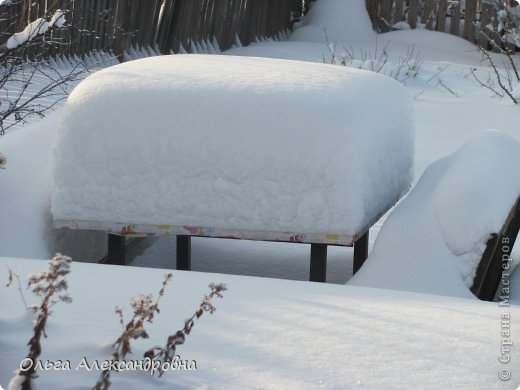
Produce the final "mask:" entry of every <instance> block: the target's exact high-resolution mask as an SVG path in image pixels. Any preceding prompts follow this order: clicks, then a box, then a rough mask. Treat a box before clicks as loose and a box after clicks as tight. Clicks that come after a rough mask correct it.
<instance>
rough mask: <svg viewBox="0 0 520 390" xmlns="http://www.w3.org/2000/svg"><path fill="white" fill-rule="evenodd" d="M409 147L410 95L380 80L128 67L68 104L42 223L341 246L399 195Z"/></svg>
mask: <svg viewBox="0 0 520 390" xmlns="http://www.w3.org/2000/svg"><path fill="white" fill-rule="evenodd" d="M389 101H391V102H392V105H391V106H389V105H388V102H389ZM367 107H374V110H373V111H371V112H369V111H368V110H367ZM385 107H388V108H385ZM413 134H414V131H413V125H412V103H411V99H410V98H409V96H408V93H407V92H406V90H405V89H404V88H403V87H402V86H401V85H400V84H399V83H397V82H395V81H393V80H390V79H388V78H386V77H383V76H381V75H378V74H374V73H369V72H364V71H359V70H351V69H347V68H344V67H337V66H330V65H324V64H312V63H307V62H296V61H284V60H272V59H260V58H246V57H230V56H225V57H224V56H204V55H183V56H163V57H156V58H148V59H144V60H138V61H133V62H129V63H125V64H122V65H118V66H114V67H112V68H109V69H106V70H103V71H100V72H98V73H96V74H94V75H92V76H90V77H88V79H86V80H85V81H84V82H82V83H81V84H80V85H79V86H78V87H77V88H76V89H75V90H74V91H73V92H72V94H71V95H70V97H69V100H68V102H67V104H66V106H65V108H64V115H63V119H62V122H61V125H60V127H59V129H58V132H57V136H56V139H57V142H56V148H55V149H56V150H55V152H56V153H55V170H54V181H55V186H54V191H53V198H52V212H53V215H54V218H55V220H56V221H57V224H58V225H60V224H61V223H63V224H62V225H61V226H64V225H66V224H67V223H68V222H67V221H69V222H70V221H76V222H77V221H91V222H92V221H96V222H124V223H128V224H160V225H161V226H162V225H167V224H170V225H176V226H199V227H207V228H233V229H252V230H260V231H275V232H284V231H288V230H289V231H300V232H304V233H319V232H322V233H329V232H333V233H344V234H346V235H348V234H350V235H353V234H354V233H357V232H359V231H360V230H362V229H363V228H364V227H365V226H366V225H367V224H368V223H369V222H371V221H372V222H373V219H375V218H376V217H377V216H378V214H379V213H380V212H381V211H382V210H384V209H385V208H387V207H389V206H390V205H391V204H392V202H395V201H396V200H397V199H398V198H399V196H400V195H401V194H402V193H403V192H404V191H406V190H407V189H408V187H409V185H410V180H411V168H412V162H413V143H414V139H413ZM60 221H61V222H60ZM63 221H65V222H63ZM80 225H81V224H80ZM68 226H69V227H70V226H78V225H70V224H69V225H68ZM90 226H92V225H90ZM156 226H157V225H156ZM84 227H85V225H83V228H84ZM79 228H81V226H79Z"/></svg>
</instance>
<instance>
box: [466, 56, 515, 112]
mask: <svg viewBox="0 0 520 390" xmlns="http://www.w3.org/2000/svg"><path fill="white" fill-rule="evenodd" d="M479 50H480V52H481V53H482V55H483V57H484V59H485V60H486V61H487V62H488V65H489V67H490V68H491V70H492V71H493V73H494V74H495V78H496V81H497V83H498V86H499V87H500V89H501V90H502V91H503V92H504V94H505V95H507V96H508V97H509V99H511V101H512V102H513V103H514V104H518V99H517V98H515V97H514V96H513V94H512V91H510V90H509V88H507V86H506V85H504V81H503V76H502V75H501V74H500V72H499V71H498V68H497V66H496V64H495V62H494V61H493V58H491V55H490V54H489V52H488V51H487V50H486V49H484V48H482V47H479ZM471 73H472V74H473V77H474V78H475V80H477V82H478V83H479V84H480V85H482V86H484V87H486V88H488V89H490V90H491V91H493V92H494V93H495V94H497V95H498V96H500V97H503V96H504V94H501V93H500V92H499V91H497V90H496V89H495V88H493V87H492V86H489V85H488V86H486V85H484V83H482V81H481V80H479V79H478V78H477V76H476V75H475V72H473V70H472V71H471Z"/></svg>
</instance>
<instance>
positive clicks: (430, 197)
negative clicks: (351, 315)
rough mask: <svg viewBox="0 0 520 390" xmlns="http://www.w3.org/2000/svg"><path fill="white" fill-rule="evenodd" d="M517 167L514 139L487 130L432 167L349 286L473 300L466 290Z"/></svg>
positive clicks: (505, 208) (518, 148)
mask: <svg viewBox="0 0 520 390" xmlns="http://www.w3.org/2000/svg"><path fill="white" fill-rule="evenodd" d="M518 167H520V144H519V143H518V141H517V140H515V139H514V138H512V137H510V136H508V135H506V134H504V133H501V132H498V131H491V130H490V131H484V132H481V133H479V134H477V135H476V136H474V137H473V138H472V139H471V140H470V141H468V142H467V143H466V144H465V145H463V146H462V147H461V148H460V149H459V150H457V151H456V152H455V153H453V154H452V155H450V156H447V157H445V158H443V159H441V160H438V161H436V162H434V163H433V164H432V165H430V167H428V169H426V171H425V172H424V174H423V176H422V177H421V178H420V180H419V182H418V183H417V185H416V186H415V187H414V188H413V190H412V191H411V193H410V194H409V195H408V196H407V198H406V199H405V200H404V201H403V202H402V203H401V204H400V205H398V206H397V208H396V209H395V210H394V211H393V212H392V214H391V215H390V216H389V217H388V219H387V220H386V222H385V224H384V225H383V228H382V229H381V231H380V233H379V235H378V237H377V240H376V243H375V246H374V249H373V251H372V253H371V254H370V256H369V258H368V259H367V261H366V262H365V264H364V265H363V267H362V268H361V270H360V271H359V272H358V273H357V274H356V275H354V276H353V278H352V279H351V280H349V282H348V283H349V284H352V285H358V286H372V287H375V286H377V287H378V288H388V289H396V290H407V291H415V292H425V293H431V294H438V295H452V296H459V297H472V296H473V295H472V294H471V293H470V291H469V289H468V288H469V287H471V285H472V283H473V279H474V277H475V272H476V269H477V266H478V262H479V261H480V259H481V257H482V254H483V252H484V249H485V246H486V242H487V240H488V238H489V236H490V234H491V233H497V232H498V231H500V229H501V227H502V225H503V223H504V221H505V220H506V218H507V215H508V213H509V211H510V210H511V208H512V206H513V204H514V203H515V202H516V200H517V198H518V196H519V195H520V170H519V169H518Z"/></svg>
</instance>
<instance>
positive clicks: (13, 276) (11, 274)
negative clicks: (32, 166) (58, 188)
mask: <svg viewBox="0 0 520 390" xmlns="http://www.w3.org/2000/svg"><path fill="white" fill-rule="evenodd" d="M0 157H1V156H0ZM7 270H8V272H9V279H8V280H7V284H6V286H7V287H11V285H12V284H13V281H14V280H15V279H16V281H17V282H18V291H19V292H20V296H21V297H22V302H23V305H24V306H25V308H26V309H27V310H29V306H27V301H26V300H25V297H24V295H23V291H22V282H20V275H18V274H17V273H16V272H14V271H13V270H12V269H11V268H9V267H7Z"/></svg>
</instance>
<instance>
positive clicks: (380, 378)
mask: <svg viewBox="0 0 520 390" xmlns="http://www.w3.org/2000/svg"><path fill="white" fill-rule="evenodd" d="M6 265H7V266H9V267H10V268H11V269H13V270H15V271H16V272H18V273H19V274H20V275H21V278H22V281H23V280H24V279H25V278H24V275H26V274H27V273H34V272H37V271H40V270H42V269H43V268H44V267H45V262H44V261H38V260H32V261H31V260H24V259H16V260H12V259H3V258H2V259H0V269H2V270H5V269H6V267H5V266H6ZM71 270H72V271H71V273H70V275H68V278H67V279H68V281H69V293H70V295H71V297H72V298H73V303H72V304H70V305H62V304H58V305H55V306H53V308H52V311H53V313H52V315H51V316H50V317H49V320H48V323H47V330H46V331H47V335H48V338H46V339H45V340H44V341H43V352H42V355H41V359H42V360H43V361H46V360H49V361H51V362H55V361H57V360H58V359H61V360H65V359H67V360H70V364H71V370H70V371H54V370H49V371H44V370H38V378H37V379H36V381H35V384H36V385H37V387H38V389H60V390H61V389H66V390H72V389H87V388H89V386H92V385H93V384H94V382H95V381H96V379H97V377H98V376H99V371H98V370H96V369H94V370H92V371H87V370H86V369H85V368H80V369H76V367H77V366H78V364H79V363H80V361H81V359H82V358H83V357H86V358H87V359H88V361H89V362H90V364H92V363H93V362H94V361H95V360H97V361H98V362H103V361H104V360H106V359H110V356H111V345H112V343H113V342H114V340H115V339H116V338H117V336H118V335H119V334H120V333H121V325H120V323H119V320H118V318H117V316H116V314H115V313H114V307H115V306H116V305H120V306H124V314H125V319H127V320H128V319H129V316H130V313H131V309H130V307H129V299H130V298H131V297H132V296H135V295H136V294H137V293H139V292H141V293H144V294H149V293H153V294H154V297H156V296H157V295H156V294H157V291H158V289H159V288H160V282H161V280H162V279H163V274H164V270H158V269H149V268H133V267H117V266H102V269H100V266H99V265H95V264H82V263H72V265H71ZM172 272H173V280H172V282H171V283H170V285H168V287H167V288H166V292H165V295H164V297H162V298H161V301H160V303H159V307H160V310H161V312H160V314H158V315H156V316H155V318H154V321H153V324H148V323H147V324H146V329H147V331H148V333H149V335H150V338H149V339H142V340H132V352H133V353H132V354H130V355H128V357H127V360H140V359H142V356H143V353H144V352H145V351H146V350H147V349H148V348H150V347H152V346H154V345H164V342H165V341H166V337H167V336H168V335H170V334H172V330H173V331H174V330H176V329H178V328H180V327H182V326H183V325H184V321H185V319H186V317H188V316H189V315H191V314H192V313H193V312H194V310H195V308H196V307H198V305H199V304H200V300H201V298H202V295H203V294H204V293H206V292H207V288H206V286H207V285H208V284H209V283H211V282H217V283H226V285H227V287H228V291H226V292H225V293H224V298H223V299H218V300H216V301H214V304H215V307H216V308H217V311H216V312H215V314H214V315H208V314H204V315H203V316H202V317H201V318H200V320H198V321H197V323H196V324H195V327H194V328H193V332H192V333H191V334H190V335H189V336H188V338H187V339H186V343H185V344H184V345H180V346H179V347H178V350H177V351H178V353H179V354H180V356H181V358H182V359H186V360H192V359H194V360H196V361H197V370H196V371H184V370H180V371H171V372H166V373H165V375H164V376H163V377H161V378H157V376H155V377H152V376H151V375H150V374H149V373H147V372H145V371H123V372H120V373H114V374H113V375H112V376H111V381H112V382H113V383H112V386H111V388H113V389H126V390H142V389H159V388H161V389H185V390H187V389H226V390H227V389H230V390H235V389H236V390H242V389H257V388H259V389H288V390H293V389H294V390H296V389H297V390H314V389H376V390H377V389H406V390H408V389H409V390H412V389H427V390H437V389H464V390H475V389H482V390H484V389H485V390H492V389H493V390H494V389H497V390H504V389H507V390H510V389H511V390H512V389H515V388H516V387H517V385H518V383H519V381H518V376H517V375H518V368H517V369H515V368H514V367H518V365H517V363H518V361H519V358H520V355H519V353H518V349H517V348H516V344H515V345H514V346H513V347H512V349H511V350H512V351H511V363H510V364H509V365H504V364H501V363H500V362H499V361H498V358H497V357H498V354H499V352H500V345H501V344H500V343H501V337H500V336H501V334H500V319H501V318H500V310H499V308H497V305H496V303H491V302H478V301H472V300H468V299H459V298H447V297H440V296H434V295H425V294H414V293H404V292H399V291H385V290H380V289H372V288H360V287H353V286H337V285H330V284H327V285H325V284H322V283H309V282H295V281H289V280H275V279H268V278H253V277H244V276H232V275H217V274H208V273H199V272H182V271H175V270H174V271H172ZM25 295H26V299H27V301H28V303H32V302H34V301H35V300H36V298H35V297H34V296H33V295H32V294H30V293H27V292H26V293H25ZM508 311H509V312H510V315H511V324H512V326H513V328H511V334H512V335H511V339H512V340H513V331H514V329H516V328H515V327H516V325H514V324H515V323H516V322H515V320H514V319H515V318H516V319H518V318H519V316H520V308H519V307H517V306H511V307H509V308H508ZM33 319H34V316H33V315H31V314H27V312H26V310H25V307H24V305H23V302H22V300H21V298H20V292H19V291H18V290H17V288H16V286H12V287H11V288H7V287H5V283H1V284H0V329H2V332H1V333H0V351H2V353H1V354H0V384H2V385H3V386H4V387H5V385H6V384H7V383H8V382H9V379H10V378H12V376H13V370H15V369H16V368H17V367H18V364H19V362H20V361H21V359H23V357H24V356H25V354H26V353H27V348H28V347H27V345H26V343H27V341H28V340H29V338H30V336H31V334H32V333H33V332H32V320H33ZM514 341H516V339H514ZM504 367H507V368H508V369H510V370H511V371H512V375H513V376H512V378H511V380H510V381H509V382H502V381H500V380H499V379H498V375H497V373H498V372H499V370H500V369H502V368H504Z"/></svg>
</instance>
